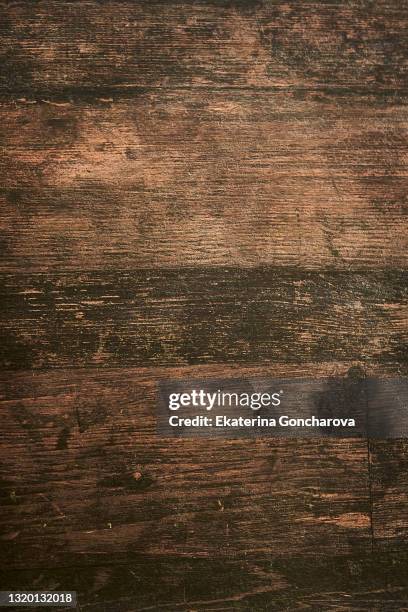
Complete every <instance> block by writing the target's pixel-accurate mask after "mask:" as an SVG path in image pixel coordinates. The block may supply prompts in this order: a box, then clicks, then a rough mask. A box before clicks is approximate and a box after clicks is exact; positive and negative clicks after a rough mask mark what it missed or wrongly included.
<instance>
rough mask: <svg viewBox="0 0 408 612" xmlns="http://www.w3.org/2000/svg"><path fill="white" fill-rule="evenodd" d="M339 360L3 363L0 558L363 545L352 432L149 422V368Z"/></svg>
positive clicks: (363, 460) (364, 519)
mask: <svg viewBox="0 0 408 612" xmlns="http://www.w3.org/2000/svg"><path fill="white" fill-rule="evenodd" d="M349 367H350V364H348V366H347V365H346V364H334V365H333V364H321V365H313V366H311V367H310V368H305V366H304V365H302V366H293V365H292V366H285V365H280V366H279V365H276V367H275V366H274V367H272V366H269V368H268V367H264V368H260V367H258V368H256V367H251V368H237V367H236V366H228V365H225V364H223V365H222V366H212V367H211V368H210V367H208V366H204V367H202V368H201V367H200V368H197V367H196V368H192V367H190V368H166V369H164V368H157V369H156V368H155V369H150V368H145V369H141V370H135V369H131V370H127V369H120V370H86V369H77V370H75V369H74V370H72V369H71V370H60V371H58V372H37V373H35V372H21V373H14V374H11V373H4V374H3V375H2V389H3V391H2V400H1V403H0V411H1V415H2V416H1V421H2V438H3V444H2V448H1V451H0V453H1V455H0V459H1V465H2V476H1V477H2V496H1V506H2V511H1V519H0V520H1V529H2V544H3V546H2V551H1V555H2V564H3V566H9V567H15V568H16V567H19V568H27V567H28V566H31V567H33V566H34V567H45V568H46V567H58V566H61V565H70V564H73V565H76V564H90V563H101V562H107V563H111V562H115V563H117V562H130V561H131V560H132V559H138V558H139V556H140V555H151V556H153V557H154V558H156V559H158V560H159V559H166V558H170V557H172V556H174V555H176V556H182V557H185V558H195V557H200V558H204V559H211V558H218V557H220V558H223V557H225V556H227V557H228V556H231V557H232V558H233V557H234V555H238V554H241V555H244V554H247V553H248V554H249V553H262V554H266V555H286V554H305V555H311V556H312V557H314V556H323V557H325V556H327V555H328V554H330V555H332V554H342V553H345V554H350V553H357V552H358V551H360V552H362V551H368V550H371V546H372V541H371V527H370V495H369V486H368V463H367V442H366V441H365V440H358V439H343V440H340V439H337V440H334V439H331V440H327V439H326V440H319V439H316V440H313V441H312V440H296V439H294V440H290V441H289V440H280V441H279V440H276V439H275V440H273V439H262V438H260V439H256V440H211V441H209V440H174V439H173V440H172V439H164V438H162V437H160V436H158V435H157V434H156V432H155V394H156V389H155V382H156V381H157V379H158V378H161V377H164V376H167V377H171V378H175V377H183V378H185V377H187V376H191V375H195V376H216V375H219V374H220V372H223V375H224V376H228V375H233V373H235V376H249V375H251V374H252V375H256V374H257V373H258V374H259V372H260V371H261V370H262V371H263V374H264V375H266V376H268V375H272V372H273V373H274V374H275V375H277V374H281V375H288V376H299V375H303V374H304V372H305V369H306V371H308V372H309V375H316V376H321V375H327V372H328V371H331V370H332V369H333V368H334V369H335V370H336V371H337V372H338V373H342V374H344V375H347V371H348V368H349Z"/></svg>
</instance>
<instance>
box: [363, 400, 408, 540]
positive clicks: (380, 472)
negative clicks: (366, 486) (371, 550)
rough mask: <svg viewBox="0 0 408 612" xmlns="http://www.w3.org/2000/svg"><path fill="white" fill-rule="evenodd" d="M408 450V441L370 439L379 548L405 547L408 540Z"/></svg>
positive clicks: (374, 519) (375, 531) (376, 531)
mask: <svg viewBox="0 0 408 612" xmlns="http://www.w3.org/2000/svg"><path fill="white" fill-rule="evenodd" d="M405 409H406V408H405ZM407 451H408V442H407V440H371V441H370V458H371V483H372V484H371V489H372V495H373V500H374V506H373V532H374V536H375V541H376V548H377V549H378V550H384V549H391V550H392V549H399V548H404V547H406V545H407V542H408V511H407V490H408V477H407V465H408V453H407Z"/></svg>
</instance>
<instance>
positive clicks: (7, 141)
mask: <svg viewBox="0 0 408 612" xmlns="http://www.w3.org/2000/svg"><path fill="white" fill-rule="evenodd" d="M110 100H111V101H107V100H105V101H104V102H101V101H100V100H97V101H95V100H93V101H74V102H72V101H70V100H69V99H65V101H62V102H56V103H52V104H50V103H47V102H41V101H39V102H38V103H30V104H28V103H25V102H18V103H14V102H13V103H11V102H9V103H7V102H3V104H2V105H1V107H0V117H1V118H2V124H1V128H0V132H1V134H2V142H1V147H2V152H3V157H2V160H1V161H0V181H1V192H0V203H1V207H0V232H1V233H0V238H1V241H0V248H1V250H2V259H1V264H0V270H3V271H20V270H21V262H22V261H24V268H25V270H27V271H52V270H54V271H56V270H68V269H72V270H77V269H83V268H85V269H90V268H91V269H113V270H114V269H118V268H119V269H129V270H133V269H134V268H140V267H144V268H145V267H149V266H152V267H174V266H200V265H211V266H213V265H218V266H221V265H237V266H241V267H250V266H256V265H260V264H262V265H267V264H268V265H274V266H286V267H287V266H297V267H301V268H303V269H328V268H335V269H370V268H371V269H373V268H374V269H375V268H386V267H393V268H406V267H407V253H408V248H407V247H408V241H407V233H408V232H407V230H408V225H407V214H406V213H407V189H406V179H407V174H408V172H407V168H408V166H407V160H408V145H407V142H408V139H407V125H408V122H407V117H408V115H407V106H406V100H405V98H404V99H402V98H400V99H399V100H396V101H395V100H388V101H387V100H378V99H375V98H373V96H370V95H369V94H367V95H360V96H354V97H353V99H352V100H350V98H349V96H348V95H345V94H342V95H341V94H338V93H337V94H334V93H332V94H324V93H318V94H316V93H313V92H307V93H303V94H302V95H300V94H299V92H292V93H288V92H285V93H282V92H274V93H262V92H261V93H260V92H258V93H255V94H254V93H253V92H242V91H233V90H229V91H228V92H217V91H205V92H197V91H187V92H185V91H184V92H183V91H173V90H171V91H166V92H160V93H157V92H151V91H150V92H148V93H143V94H140V95H137V96H132V97H130V98H121V99H115V100H114V99H113V98H110Z"/></svg>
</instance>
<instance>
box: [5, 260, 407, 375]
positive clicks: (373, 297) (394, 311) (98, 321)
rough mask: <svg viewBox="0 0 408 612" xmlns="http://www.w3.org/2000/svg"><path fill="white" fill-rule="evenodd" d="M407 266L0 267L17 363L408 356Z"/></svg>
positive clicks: (383, 359) (11, 357) (397, 363)
mask: <svg viewBox="0 0 408 612" xmlns="http://www.w3.org/2000/svg"><path fill="white" fill-rule="evenodd" d="M406 278H407V273H406V272H403V271H402V272H393V271H379V272H369V273H364V274H362V273H346V272H326V273H324V274H323V273H317V272H302V271H283V270H281V269H279V268H278V269H274V268H256V269H253V270H240V269H237V268H214V269H206V268H204V269H184V270H170V269H167V270H139V271H137V272H133V273H130V272H129V273H121V274H118V273H103V272H100V273H99V272H81V273H66V274H37V275H28V274H27V275H26V274H15V275H3V276H2V277H1V290H0V291H1V292H0V296H1V300H2V303H3V308H2V312H1V319H0V320H1V324H2V334H1V336H2V339H1V360H0V361H1V364H2V366H3V367H7V368H10V369H14V368H20V369H24V368H30V367H33V368H45V367H62V366H88V365H94V366H113V365H127V364H128V365H131V364H134V365H154V364H166V365H175V364H188V363H211V362H215V363H217V362H241V363H242V362H255V363H259V362H264V363H268V362H272V363H273V362H279V361H286V362H295V363H302V362H316V361H322V360H325V361H331V360H334V361H336V360H344V361H350V360H362V361H364V362H365V361H372V362H374V363H390V364H391V365H394V367H395V369H396V371H402V370H403V369H404V368H405V367H406V334H407V329H406V312H407V300H406V292H407V283H406Z"/></svg>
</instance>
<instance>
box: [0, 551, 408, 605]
mask: <svg viewBox="0 0 408 612" xmlns="http://www.w3.org/2000/svg"><path fill="white" fill-rule="evenodd" d="M407 561H408V559H407V554H406V553H405V552H400V553H389V554H384V553H382V554H369V555H368V554H367V555H357V554H355V555H350V556H331V557H330V558H319V557H315V558H313V557H312V558H311V557H310V556H308V557H301V556H295V557H273V556H271V555H264V554H260V553H258V554H246V555H239V556H234V557H232V556H230V557H228V558H224V559H215V558H211V559H206V558H195V559H183V558H180V557H177V556H170V557H154V556H145V557H143V559H138V560H135V561H133V562H132V563H131V564H128V565H102V564H101V565H99V566H92V567H83V568H81V571H78V568H72V567H68V568H51V569H45V570H35V569H34V570H31V571H30V570H26V571H18V572H15V571H14V572H12V571H6V572H4V574H3V575H2V577H1V578H0V579H1V581H2V583H3V582H4V584H6V585H7V586H8V588H14V589H22V588H26V589H30V588H32V585H33V584H34V585H36V588H37V589H38V590H41V589H44V590H46V589H56V590H63V589H66V590H69V589H76V590H77V592H78V601H79V602H80V604H79V607H78V609H80V610H85V611H90V612H111V611H112V610H115V612H116V611H118V612H119V611H120V612H131V611H136V610H137V611H140V612H142V611H147V610H178V611H185V612H188V611H191V610H224V611H225V610H246V611H247V612H253V611H254V610H257V611H258V610H259V611H260V610H275V611H276V612H282V611H283V610H284V611H285V612H291V611H292V610H313V611H314V610H316V611H321V610H325V611H330V612H345V611H347V612H349V611H350V610H356V611H359V612H361V611H362V610H367V611H369V612H384V611H387V612H397V611H398V612H400V611H401V610H405V609H406V608H407V606H408V590H407V582H406V568H407ZM152 584H154V585H155V589H154V590H153V589H152V588H151V585H152Z"/></svg>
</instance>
